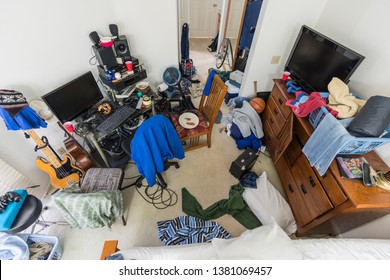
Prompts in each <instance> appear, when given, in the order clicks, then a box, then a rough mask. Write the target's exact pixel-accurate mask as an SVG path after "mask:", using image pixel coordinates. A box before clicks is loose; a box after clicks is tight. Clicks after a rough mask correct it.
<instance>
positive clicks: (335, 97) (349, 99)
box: [328, 78, 366, 119]
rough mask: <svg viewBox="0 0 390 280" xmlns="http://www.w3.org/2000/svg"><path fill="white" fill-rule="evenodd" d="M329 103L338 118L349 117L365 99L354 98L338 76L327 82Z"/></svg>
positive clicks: (353, 114)
mask: <svg viewBox="0 0 390 280" xmlns="http://www.w3.org/2000/svg"><path fill="white" fill-rule="evenodd" d="M328 90H329V92H330V94H329V104H328V106H329V107H330V108H332V109H334V110H336V111H337V112H339V114H338V115H337V117H338V118H340V119H344V118H350V117H353V116H355V115H356V114H357V112H358V111H359V110H360V108H361V107H363V105H364V104H366V101H365V100H361V99H358V98H356V97H355V96H353V95H352V93H350V92H349V89H348V86H347V85H346V84H345V83H344V82H343V81H341V80H340V79H339V78H333V79H332V80H331V81H330V83H329V84H328Z"/></svg>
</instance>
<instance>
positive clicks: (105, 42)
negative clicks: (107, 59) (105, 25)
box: [100, 37, 114, 48]
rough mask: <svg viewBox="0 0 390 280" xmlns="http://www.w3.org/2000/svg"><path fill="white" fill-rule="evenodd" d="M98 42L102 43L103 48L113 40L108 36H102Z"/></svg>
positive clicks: (108, 45)
mask: <svg viewBox="0 0 390 280" xmlns="http://www.w3.org/2000/svg"><path fill="white" fill-rule="evenodd" d="M100 44H101V45H102V47H103V48H109V47H111V46H112V45H113V44H114V42H113V41H112V39H111V38H110V37H107V38H105V37H103V38H101V39H100Z"/></svg>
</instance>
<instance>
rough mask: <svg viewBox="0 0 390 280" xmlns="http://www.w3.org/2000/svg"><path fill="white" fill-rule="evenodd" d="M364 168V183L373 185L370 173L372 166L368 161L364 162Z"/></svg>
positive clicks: (367, 185)
mask: <svg viewBox="0 0 390 280" xmlns="http://www.w3.org/2000/svg"><path fill="white" fill-rule="evenodd" d="M362 169H363V184H364V185H365V186H366V187H371V186H372V185H373V182H372V178H371V175H370V171H371V170H370V169H371V167H370V165H369V164H368V163H366V162H363V164H362Z"/></svg>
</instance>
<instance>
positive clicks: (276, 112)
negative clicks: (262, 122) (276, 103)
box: [274, 108, 278, 116]
mask: <svg viewBox="0 0 390 280" xmlns="http://www.w3.org/2000/svg"><path fill="white" fill-rule="evenodd" d="M274 113H275V116H276V115H277V114H278V110H276V108H275V109H274Z"/></svg>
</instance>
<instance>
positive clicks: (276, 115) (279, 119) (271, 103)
mask: <svg viewBox="0 0 390 280" xmlns="http://www.w3.org/2000/svg"><path fill="white" fill-rule="evenodd" d="M267 107H268V109H269V111H270V113H271V114H272V117H273V119H274V120H275V121H276V123H277V124H278V126H279V127H280V128H281V127H283V125H284V123H285V122H286V118H285V117H284V116H283V114H282V113H281V111H280V109H279V107H278V106H277V105H276V102H275V100H274V98H273V97H272V96H271V98H269V99H268V104H267Z"/></svg>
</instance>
